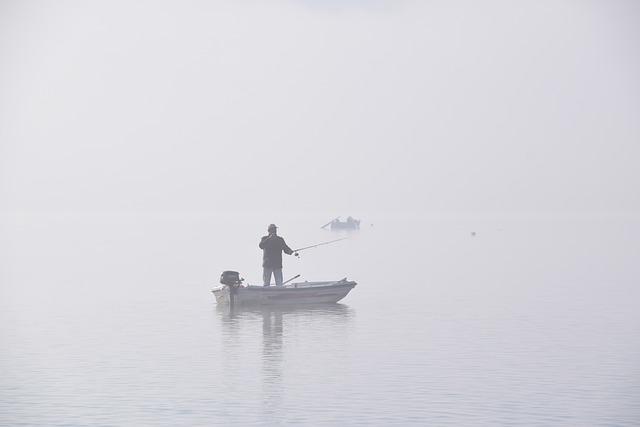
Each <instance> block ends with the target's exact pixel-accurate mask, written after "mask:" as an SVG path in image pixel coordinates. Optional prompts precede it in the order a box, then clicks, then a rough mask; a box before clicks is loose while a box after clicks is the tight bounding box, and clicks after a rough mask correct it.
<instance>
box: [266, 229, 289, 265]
mask: <svg viewBox="0 0 640 427" xmlns="http://www.w3.org/2000/svg"><path fill="white" fill-rule="evenodd" d="M258 246H259V247H260V249H262V250H263V255H262V266H263V267H265V268H273V269H276V268H282V252H283V251H284V253H286V254H287V255H291V254H292V253H293V251H292V250H291V248H290V247H289V246H287V244H286V243H285V242H284V239H283V238H282V237H280V236H276V235H273V236H263V237H262V239H261V240H260V244H259V245H258Z"/></svg>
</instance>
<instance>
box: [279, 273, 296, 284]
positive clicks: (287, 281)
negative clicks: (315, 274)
mask: <svg viewBox="0 0 640 427" xmlns="http://www.w3.org/2000/svg"><path fill="white" fill-rule="evenodd" d="M298 277H300V275H299V274H297V275H295V276H293V277H292V278H291V279H289V280H285V281H284V282H282V284H283V285H286V284H287V283H289V282H290V281H292V280H293V279H297V278H298Z"/></svg>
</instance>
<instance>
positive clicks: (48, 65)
mask: <svg viewBox="0 0 640 427" xmlns="http://www.w3.org/2000/svg"><path fill="white" fill-rule="evenodd" d="M638 24H640V3H638V2H635V1H605V0H602V1H577V0H576V1H519V2H513V1H483V2H477V1H452V2H449V1H424V2H417V1H416V2H414V1H394V2H391V1H389V2H387V1H382V0H379V1H371V2H369V1H364V0H360V1H347V2H338V1H331V2H323V1H319V0H318V1H313V0H304V1H293V0H292V1H273V2H258V1H255V2H254V1H246V2H237V1H228V2H224V1H220V2H205V1H187V2H178V1H175V2H167V1H165V2H162V1H160V2H158V1H141V2H126V1H108V2H107V1H103V2H99V1H95V2H83V1H73V0H71V1H64V2H58V1H17V0H15V1H7V0H5V1H4V2H2V4H1V6H0V64H1V65H0V210H1V211H4V212H51V211H80V212H96V211H99V212H103V211H126V212H129V211H132V212H133V211H180V212H217V211H236V210H238V211H252V212H276V211H279V210H292V211H303V212H304V211H318V210H321V211H337V212H341V213H342V212H346V213H350V212H365V211H367V212H369V211H378V212H383V211H391V212H418V213H429V212H459V213H460V212H461V213H482V212H506V213H521V212H556V213H562V212H610V213H631V214H638V213H640V192H639V191H638V182H640V170H639V165H638V164H639V162H638V159H639V155H640V148H639V142H640V120H639V118H640V114H639V113H640V85H639V82H640V78H639V77H638V76H640V66H639V65H640V60H639V59H640V58H639V56H640V37H639V36H640V30H639V28H640V26H639V25H638Z"/></svg>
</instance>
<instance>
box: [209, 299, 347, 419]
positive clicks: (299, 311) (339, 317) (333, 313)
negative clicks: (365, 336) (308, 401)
mask: <svg viewBox="0 0 640 427" xmlns="http://www.w3.org/2000/svg"><path fill="white" fill-rule="evenodd" d="M216 312H217V314H218V316H219V318H220V320H221V326H222V337H223V346H224V354H225V357H224V361H223V364H224V367H223V368H224V369H223V370H222V375H223V376H224V379H223V382H222V384H223V386H224V388H225V389H226V390H229V391H230V392H231V393H233V392H234V390H237V389H243V388H244V389H246V388H250V389H251V390H253V392H252V394H254V395H253V396H238V399H241V401H243V402H245V403H244V404H245V405H246V404H249V403H247V399H248V398H250V399H252V400H251V402H254V403H255V404H260V405H261V407H260V408H254V409H256V410H257V411H258V413H260V414H261V420H262V421H267V423H268V424H269V420H270V421H271V422H272V423H274V424H277V423H281V422H283V421H284V420H283V418H282V417H283V416H285V414H286V412H287V411H286V410H285V408H284V400H285V396H291V393H296V390H298V389H299V390H300V391H299V392H300V393H302V392H303V390H304V387H305V382H304V375H301V373H303V372H304V371H305V369H310V367H311V366H314V368H313V369H314V370H316V371H317V370H322V369H326V368H327V367H328V368H329V369H333V367H334V366H338V365H339V362H338V360H339V358H340V351H337V352H336V351H328V349H331V350H334V349H346V348H348V347H349V346H348V342H349V336H350V335H351V333H352V327H351V326H352V323H353V322H352V320H353V318H354V316H355V310H354V309H352V308H350V307H349V306H347V305H344V304H322V305H308V304H305V305H299V306H295V305H287V306H275V307H243V306H234V307H230V306H229V305H216ZM260 335H261V336H260ZM333 359H335V363H334V360H333ZM285 361H286V363H285ZM258 381H259V383H258ZM240 384H241V385H240ZM286 400H289V399H288V398H287V399H286ZM255 413H256V412H254V414H255ZM247 421H250V420H247Z"/></svg>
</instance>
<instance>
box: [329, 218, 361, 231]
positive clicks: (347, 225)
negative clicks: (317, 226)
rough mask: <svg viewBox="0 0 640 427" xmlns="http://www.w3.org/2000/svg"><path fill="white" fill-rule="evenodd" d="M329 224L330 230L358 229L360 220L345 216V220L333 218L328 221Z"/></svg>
mask: <svg viewBox="0 0 640 427" xmlns="http://www.w3.org/2000/svg"><path fill="white" fill-rule="evenodd" d="M330 225H331V229H332V230H358V229H360V220H359V219H353V218H351V217H349V218H347V220H346V221H340V220H339V219H334V220H333V221H331V222H330Z"/></svg>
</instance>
